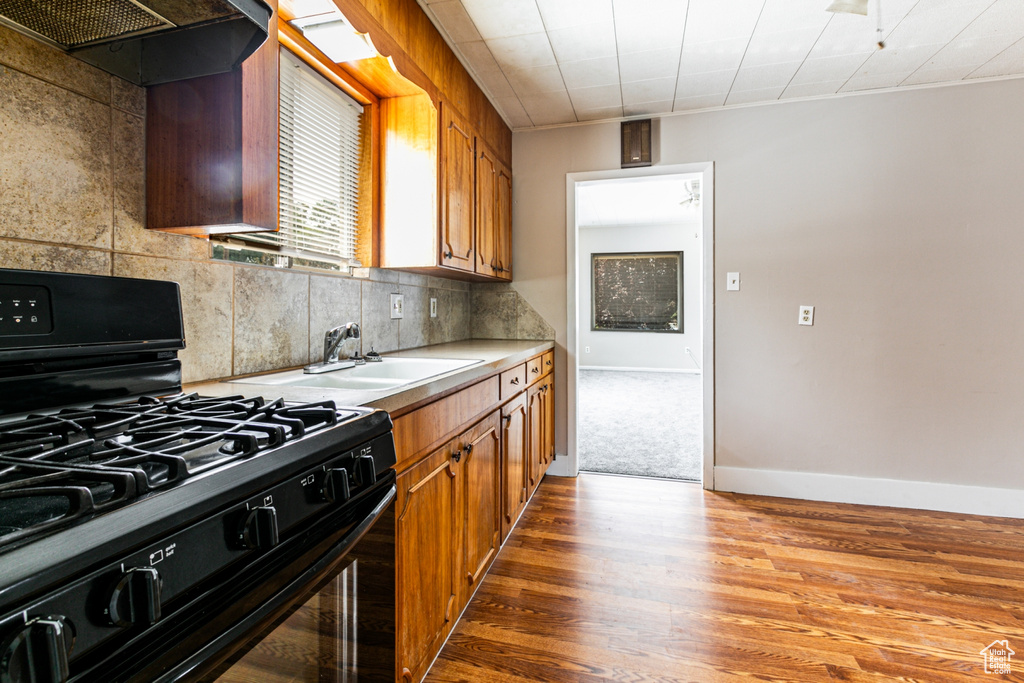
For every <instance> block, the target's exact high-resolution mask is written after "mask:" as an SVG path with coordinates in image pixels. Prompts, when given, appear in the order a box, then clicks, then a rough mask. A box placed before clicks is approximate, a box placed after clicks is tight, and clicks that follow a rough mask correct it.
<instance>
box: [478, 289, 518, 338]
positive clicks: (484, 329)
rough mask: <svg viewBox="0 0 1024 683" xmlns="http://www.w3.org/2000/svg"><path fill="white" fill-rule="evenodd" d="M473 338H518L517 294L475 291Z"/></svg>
mask: <svg viewBox="0 0 1024 683" xmlns="http://www.w3.org/2000/svg"><path fill="white" fill-rule="evenodd" d="M472 320H473V322H472V329H473V338H475V339H515V338H516V293H515V292H495V291H489V290H474V291H473V318H472Z"/></svg>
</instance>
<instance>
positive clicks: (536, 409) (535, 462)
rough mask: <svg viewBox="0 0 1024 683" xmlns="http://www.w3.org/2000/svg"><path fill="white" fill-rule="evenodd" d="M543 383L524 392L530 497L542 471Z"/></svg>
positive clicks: (527, 481) (527, 483)
mask: <svg viewBox="0 0 1024 683" xmlns="http://www.w3.org/2000/svg"><path fill="white" fill-rule="evenodd" d="M543 401H544V384H543V383H542V382H538V383H536V384H534V385H533V386H531V387H530V388H529V389H528V390H527V392H526V422H527V425H528V432H529V440H528V445H527V449H526V452H527V466H526V485H527V487H528V490H529V495H530V497H533V492H534V491H536V490H537V485H538V484H540V478H541V477H542V476H544V473H543V469H542V468H543V464H544V463H543V457H542V456H541V453H542V451H543V448H544V446H543V441H544V402H543Z"/></svg>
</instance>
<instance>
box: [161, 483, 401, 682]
mask: <svg viewBox="0 0 1024 683" xmlns="http://www.w3.org/2000/svg"><path fill="white" fill-rule="evenodd" d="M397 495H398V489H397V488H396V487H395V485H394V484H392V485H391V486H390V488H388V490H387V491H386V493H385V494H384V496H383V497H382V498H381V500H380V501H379V502H378V503H377V505H375V506H374V508H373V510H372V511H371V512H370V513H369V514H368V515H367V516H366V517H365V518H364V519H363V520H362V521H360V522H359V524H357V525H356V526H354V527H353V528H352V529H351V530H350V531H349V533H347V534H345V536H344V538H342V539H339V540H338V542H337V543H336V544H335V545H334V546H332V547H331V549H330V550H328V551H327V552H326V553H324V554H323V555H322V556H320V558H319V559H318V560H317V561H316V562H314V563H313V564H311V565H310V566H309V567H307V568H306V570H305V571H303V572H302V573H301V574H299V575H298V576H296V577H295V578H294V579H292V580H291V581H290V582H289V583H288V584H287V585H285V586H284V587H283V588H281V590H279V591H278V592H277V593H276V594H274V596H273V597H271V598H270V599H269V600H267V601H266V602H264V603H263V604H262V605H260V606H259V607H258V608H257V609H255V610H254V611H252V612H250V613H249V614H247V615H246V616H245V617H244V618H243V619H241V620H239V621H238V622H236V623H235V624H234V625H232V626H231V628H229V629H228V630H227V631H225V632H223V633H221V634H220V635H218V636H217V637H216V638H215V639H213V640H212V641H210V642H209V643H207V644H206V645H205V646H204V647H202V648H201V649H200V650H199V651H197V652H196V653H195V654H193V655H192V656H191V657H189V658H188V659H186V660H184V661H182V662H181V663H180V664H179V665H177V666H175V667H174V668H173V669H172V670H170V671H168V672H166V673H165V674H164V675H162V676H160V677H158V678H155V679H150V680H152V681H153V683H173V682H175V681H184V680H192V678H193V677H194V676H195V674H196V668H197V667H199V666H201V665H203V664H205V663H207V662H209V661H210V659H211V657H215V656H216V654H217V653H218V652H221V651H222V650H223V649H225V648H228V647H229V646H230V645H232V644H233V643H235V642H236V641H238V640H239V639H242V638H243V636H246V635H247V634H249V633H250V632H251V631H252V630H253V628H254V627H256V626H258V625H260V624H261V623H263V622H265V621H266V620H267V619H268V617H270V616H271V615H273V614H274V613H275V612H277V611H278V610H280V609H284V608H286V607H288V606H289V605H291V604H292V603H293V602H294V600H295V598H296V596H298V595H301V594H302V592H303V591H304V590H306V589H307V588H308V587H309V585H310V584H311V583H312V582H313V581H315V580H316V579H317V577H319V576H320V575H321V574H323V573H324V572H325V571H326V570H327V569H328V568H330V567H331V565H333V564H335V563H336V562H338V561H339V560H340V559H341V558H342V557H344V556H345V555H346V554H348V552H349V550H351V549H352V548H353V547H354V546H355V545H356V544H357V543H359V541H360V540H361V539H362V538H363V536H365V535H366V532H367V531H369V530H370V527H372V526H373V525H374V523H376V522H377V520H378V519H379V518H380V517H381V516H382V515H383V514H384V512H385V510H387V508H388V506H389V505H391V503H392V502H394V500H395V498H396V497H397Z"/></svg>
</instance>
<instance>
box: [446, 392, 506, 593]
mask: <svg viewBox="0 0 1024 683" xmlns="http://www.w3.org/2000/svg"><path fill="white" fill-rule="evenodd" d="M456 447H457V448H460V449H461V450H462V459H461V463H460V467H461V468H462V472H461V473H460V476H461V477H462V486H461V487H459V493H460V494H461V501H460V503H459V517H460V520H459V521H460V526H461V532H462V536H461V539H460V540H461V543H460V545H461V546H462V554H461V559H462V566H461V567H460V571H459V574H458V579H459V588H460V591H459V611H460V612H461V611H462V608H463V607H465V606H466V604H467V603H468V602H469V598H470V597H471V596H472V595H473V591H475V590H476V587H477V586H478V585H479V583H480V580H481V579H482V578H483V576H484V574H485V573H487V569H488V567H490V566H491V562H492V561H493V560H494V558H495V556H496V555H497V554H498V549H499V548H500V547H501V522H500V518H499V510H498V501H499V498H500V497H501V426H500V414H499V413H498V411H495V412H494V414H492V415H491V416H490V417H489V418H487V419H486V420H484V421H483V422H481V423H480V424H478V425H477V426H476V427H474V428H473V429H472V430H470V431H469V432H468V433H467V434H466V435H465V437H463V438H462V439H460V440H459V443H458V444H457V446H456Z"/></svg>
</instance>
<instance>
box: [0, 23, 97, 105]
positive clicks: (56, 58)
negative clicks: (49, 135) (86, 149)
mask: <svg viewBox="0 0 1024 683" xmlns="http://www.w3.org/2000/svg"><path fill="white" fill-rule="evenodd" d="M0 64H3V65H6V66H9V67H11V68H12V69H17V70H18V71H23V72H25V73H26V74H29V75H31V76H35V77H36V78H41V79H43V80H45V81H49V82H50V83H53V84H55V85H59V86H61V87H62V88H67V89H69V90H74V91H75V92H77V93H80V94H82V95H85V96H86V97H91V98H92V99H94V100H99V101H100V102H110V75H109V74H107V73H105V72H104V71H102V70H100V69H97V68H96V67H94V66H91V65H89V64H86V63H85V62H83V61H80V60H78V59H75V58H74V57H72V56H70V55H68V54H66V53H64V52H62V51H60V50H58V49H56V48H53V47H50V46H49V45H46V44H44V43H42V42H40V41H38V40H34V39H32V38H29V37H28V36H25V35H22V34H21V33H18V32H17V31H14V30H12V29H9V28H7V27H5V26H0Z"/></svg>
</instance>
